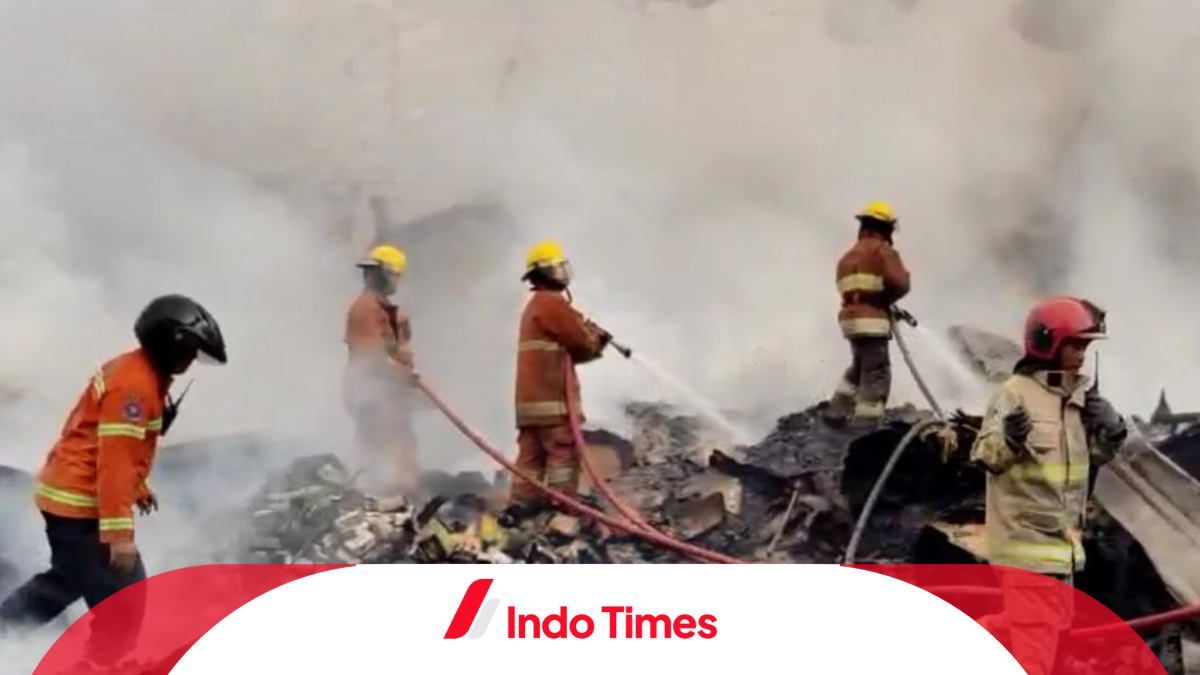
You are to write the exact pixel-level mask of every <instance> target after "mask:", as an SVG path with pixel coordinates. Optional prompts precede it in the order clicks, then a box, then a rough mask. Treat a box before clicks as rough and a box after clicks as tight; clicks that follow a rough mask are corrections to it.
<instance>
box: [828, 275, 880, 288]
mask: <svg viewBox="0 0 1200 675" xmlns="http://www.w3.org/2000/svg"><path fill="white" fill-rule="evenodd" d="M837 285H838V293H850V292H852V291H865V292H867V293H881V292H883V277H882V276H881V275H878V274H865V273H861V272H860V273H858V274H848V275H846V276H844V277H842V278H841V279H838V282H837Z"/></svg>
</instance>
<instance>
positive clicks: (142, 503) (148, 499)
mask: <svg viewBox="0 0 1200 675" xmlns="http://www.w3.org/2000/svg"><path fill="white" fill-rule="evenodd" d="M137 507H138V512H139V513H141V514H142V515H143V516H148V515H150V514H151V513H153V512H155V511H157V510H158V497H155V496H154V493H153V492H147V493H146V495H145V496H144V497H142V498H141V499H139V500H138V501H137Z"/></svg>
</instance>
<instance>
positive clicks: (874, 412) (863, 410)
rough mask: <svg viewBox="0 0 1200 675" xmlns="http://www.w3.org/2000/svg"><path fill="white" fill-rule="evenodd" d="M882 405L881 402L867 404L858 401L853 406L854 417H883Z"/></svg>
mask: <svg viewBox="0 0 1200 675" xmlns="http://www.w3.org/2000/svg"><path fill="white" fill-rule="evenodd" d="M883 413H884V405H883V403H881V402H875V403H867V402H864V401H859V402H858V403H856V404H854V416H855V417H883Z"/></svg>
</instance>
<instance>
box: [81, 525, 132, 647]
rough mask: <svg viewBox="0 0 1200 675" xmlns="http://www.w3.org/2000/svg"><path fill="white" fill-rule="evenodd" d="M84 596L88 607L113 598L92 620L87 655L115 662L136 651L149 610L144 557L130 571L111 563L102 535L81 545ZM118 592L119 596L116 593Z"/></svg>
mask: <svg viewBox="0 0 1200 675" xmlns="http://www.w3.org/2000/svg"><path fill="white" fill-rule="evenodd" d="M80 567H81V574H82V579H81V581H82V584H83V599H84V602H86V603H87V606H88V608H89V609H94V608H95V607H96V606H97V605H99V604H100V603H102V602H104V601H105V600H108V599H109V598H112V601H111V602H108V603H106V604H105V605H104V607H103V609H102V611H101V612H99V613H98V614H97V615H96V619H95V620H94V621H93V622H92V632H91V635H90V636H89V637H88V644H87V653H88V657H89V658H90V659H91V660H92V661H94V662H96V663H100V664H115V663H118V662H120V661H121V660H122V659H123V658H125V657H127V656H128V655H129V654H130V653H132V652H133V650H134V648H135V647H136V646H137V638H138V634H139V633H140V632H141V629H142V618H143V616H144V614H145V611H146V588H145V586H146V585H145V584H140V583H138V582H141V581H144V580H145V579H146V568H145V567H144V566H143V564H142V560H141V557H140V556H139V558H138V561H137V564H136V566H135V567H134V569H133V570H132V571H130V572H128V573H125V572H118V571H117V570H115V569H113V567H112V565H111V564H110V553H109V547H108V546H107V545H106V544H102V543H100V538H99V535H97V536H96V537H95V538H94V539H91V540H90V541H87V542H86V543H84V544H83V545H81V547H80ZM113 596H116V597H113Z"/></svg>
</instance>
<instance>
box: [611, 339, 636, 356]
mask: <svg viewBox="0 0 1200 675" xmlns="http://www.w3.org/2000/svg"><path fill="white" fill-rule="evenodd" d="M608 344H609V346H610V347H612V348H613V349H615V350H617V352H618V353H619V354H620V355H621V356H624V357H625V358H627V359H628V358H632V357H633V350H632V349H630V348H629V347H626V346H625V345H623V344H621V343H620V342H617V341H616V340H609V341H608Z"/></svg>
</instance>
